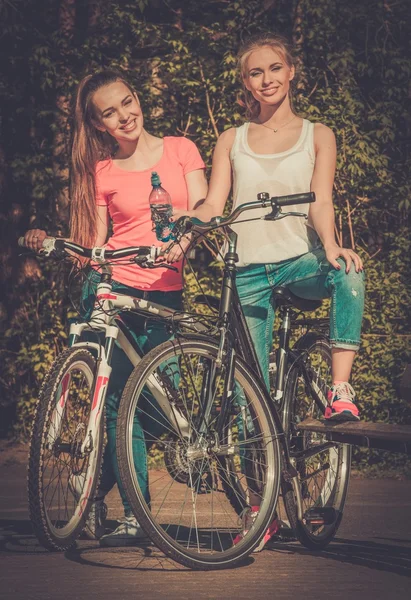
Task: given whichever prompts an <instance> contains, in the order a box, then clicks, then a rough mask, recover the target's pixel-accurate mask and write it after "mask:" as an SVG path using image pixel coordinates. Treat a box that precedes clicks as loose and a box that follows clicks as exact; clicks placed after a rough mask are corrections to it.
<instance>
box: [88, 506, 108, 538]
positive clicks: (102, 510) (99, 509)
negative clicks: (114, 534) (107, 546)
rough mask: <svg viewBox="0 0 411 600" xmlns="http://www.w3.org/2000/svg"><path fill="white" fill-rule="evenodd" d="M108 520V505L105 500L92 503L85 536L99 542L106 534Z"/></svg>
mask: <svg viewBox="0 0 411 600" xmlns="http://www.w3.org/2000/svg"><path fill="white" fill-rule="evenodd" d="M106 518H107V504H106V503H105V502H104V500H96V501H95V502H93V503H92V505H91V508H90V512H89V514H88V518H87V521H86V527H85V529H84V534H85V535H86V537H88V539H89V540H99V539H100V538H101V537H102V536H104V534H105V532H106V526H105V520H106Z"/></svg>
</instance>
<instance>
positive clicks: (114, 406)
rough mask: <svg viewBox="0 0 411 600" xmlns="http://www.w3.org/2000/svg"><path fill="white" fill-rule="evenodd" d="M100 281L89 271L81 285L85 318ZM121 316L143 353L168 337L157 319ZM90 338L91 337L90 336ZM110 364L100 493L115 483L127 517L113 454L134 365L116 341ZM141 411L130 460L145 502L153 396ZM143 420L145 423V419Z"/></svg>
mask: <svg viewBox="0 0 411 600" xmlns="http://www.w3.org/2000/svg"><path fill="white" fill-rule="evenodd" d="M99 281H100V275H99V273H97V272H96V271H92V272H91V275H90V277H89V278H88V281H87V282H86V283H85V284H84V286H83V294H82V316H83V318H84V319H87V318H89V316H90V314H91V310H92V307H93V305H94V298H95V290H96V286H97V283H98V282H99ZM113 291H114V292H119V293H122V294H128V295H129V296H133V297H134V298H143V297H144V298H145V299H147V300H151V301H152V302H156V303H157V304H162V305H164V306H167V307H168V308H174V309H176V310H181V308H182V304H183V303H182V291H173V292H162V291H152V292H143V291H142V290H137V289H135V288H131V287H129V286H127V285H124V284H122V283H119V282H117V281H113ZM122 317H123V320H124V321H125V322H126V323H127V325H128V326H129V329H130V331H131V333H132V335H133V338H134V339H135V341H136V343H137V344H138V346H139V348H140V349H141V351H142V352H143V354H146V353H147V352H148V351H149V350H151V349H152V348H154V347H155V346H158V345H159V344H161V343H162V342H165V341H167V340H168V339H170V337H171V335H170V333H169V332H168V331H166V330H165V328H164V327H163V326H162V325H161V323H160V322H156V321H151V320H147V319H144V318H143V317H138V316H136V315H132V314H128V313H126V312H125V313H123V315H122ZM91 335H92V334H91ZM89 339H90V340H92V338H91V337H90V338H89ZM111 366H112V369H113V370H112V373H111V377H110V382H109V386H108V389H107V395H106V403H105V408H106V428H107V445H106V447H105V450H104V456H103V465H102V471H101V478H100V485H99V494H103V493H104V494H107V493H108V492H109V491H110V490H111V489H112V488H113V487H114V485H115V484H116V483H117V485H118V488H119V492H120V496H121V499H122V501H123V506H124V513H125V515H126V516H130V515H132V511H131V507H130V505H129V503H128V500H127V497H126V494H125V491H124V488H123V486H122V484H121V479H120V473H119V470H118V463H117V454H116V430H117V415H118V408H119V404H120V399H121V396H122V393H123V389H124V386H125V384H126V382H127V379H128V378H129V376H130V375H131V372H132V370H133V365H132V364H131V362H130V361H129V359H128V358H127V356H126V354H125V353H124V352H123V350H122V349H121V348H120V347H119V346H118V345H117V344H116V345H115V348H114V351H113V356H112V361H111ZM150 411H152V412H153V413H154V414H153V418H150ZM143 412H144V413H146V414H147V416H146V417H145V418H144V417H142V416H141V411H136V414H135V417H134V426H133V459H134V466H135V470H136V473H137V476H138V481H139V486H140V489H141V491H142V493H143V494H144V497H145V499H146V501H147V502H149V501H150V499H149V492H148V481H147V477H148V475H147V445H146V440H145V436H144V432H143V430H144V431H145V432H148V433H152V434H153V435H152V436H150V437H154V438H155V437H156V436H158V435H159V433H160V432H159V431H158V427H161V424H160V423H159V409H158V408H157V409H156V407H155V406H154V399H152V400H151V401H150V402H147V405H146V406H145V407H144V411H143ZM144 419H145V420H146V421H147V422H144ZM153 427H156V429H157V431H151V429H153Z"/></svg>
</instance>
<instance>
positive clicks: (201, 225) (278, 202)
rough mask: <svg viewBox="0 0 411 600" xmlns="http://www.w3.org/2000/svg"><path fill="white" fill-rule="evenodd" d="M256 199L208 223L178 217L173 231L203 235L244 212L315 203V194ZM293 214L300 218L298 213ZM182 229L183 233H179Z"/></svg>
mask: <svg viewBox="0 0 411 600" xmlns="http://www.w3.org/2000/svg"><path fill="white" fill-rule="evenodd" d="M257 198H258V200H256V201H254V202H246V203H244V204H240V206H237V208H235V209H234V210H233V212H232V213H231V215H229V216H228V217H213V218H212V219H211V220H210V221H200V219H197V218H196V217H180V218H179V219H178V220H177V221H176V223H175V226H174V231H175V232H176V233H177V234H180V235H184V233H187V232H188V231H194V232H197V233H205V232H207V231H210V230H211V229H216V228H217V227H225V226H227V225H231V224H232V223H233V222H234V221H235V220H236V219H237V217H238V216H239V215H240V214H241V213H243V212H245V211H246V210H252V209H255V208H266V207H268V206H271V208H272V209H273V210H276V209H277V210H279V212H280V209H281V207H282V206H293V205H296V204H307V203H310V202H315V193H314V192H306V193H304V194H289V195H287V196H274V197H272V198H270V195H269V194H268V193H267V192H262V193H260V194H258V195H257ZM288 214H289V215H292V214H293V213H287V215H288ZM295 214H296V215H298V216H301V214H300V213H295ZM283 216H286V215H283ZM182 228H183V229H184V231H181V229H182Z"/></svg>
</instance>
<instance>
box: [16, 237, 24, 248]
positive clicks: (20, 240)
mask: <svg viewBox="0 0 411 600" xmlns="http://www.w3.org/2000/svg"><path fill="white" fill-rule="evenodd" d="M17 244H18V246H20V248H25V247H26V244H25V243H24V237H23V236H22V237H19V239H18V240H17Z"/></svg>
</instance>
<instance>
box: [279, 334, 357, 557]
mask: <svg viewBox="0 0 411 600" xmlns="http://www.w3.org/2000/svg"><path fill="white" fill-rule="evenodd" d="M303 351H304V353H305V354H306V366H307V369H308V373H309V378H310V380H311V382H312V385H313V386H314V388H315V389H316V391H317V393H318V395H319V396H320V398H322V400H323V401H324V402H325V401H326V398H327V394H328V390H329V389H330V386H331V384H332V377H331V346H330V344H329V341H328V340H327V339H326V338H323V337H321V336H311V337H309V338H308V340H307V343H306V345H305V347H304V348H303ZM285 410H286V411H287V413H286V423H287V428H286V435H288V439H289V444H290V456H291V459H292V461H293V462H294V465H295V467H296V469H297V472H298V477H299V485H300V493H301V498H302V504H303V520H302V521H299V520H297V512H296V506H295V499H294V493H293V490H292V487H291V486H290V485H289V484H288V485H287V484H285V488H286V492H285V493H283V497H284V503H285V506H286V510H287V514H288V517H289V520H290V523H291V524H292V526H293V528H294V529H295V532H296V534H297V536H298V538H299V540H300V541H301V543H302V544H304V545H305V546H307V547H309V548H314V549H320V548H323V547H325V546H326V545H327V544H328V543H329V542H330V541H331V540H332V538H333V537H334V536H335V534H336V532H337V529H338V527H339V525H340V523H341V519H342V515H343V509H344V504H345V499H346V494H347V489H348V482H349V476H350V464H351V447H350V446H348V445H347V444H337V443H336V444H334V445H332V446H331V447H326V448H323V449H321V446H322V445H323V444H324V443H325V442H326V439H325V436H324V435H322V434H318V433H314V432H307V431H304V432H302V431H300V430H299V429H298V424H299V423H300V422H302V421H304V420H305V419H306V418H308V417H311V418H313V419H322V418H323V414H324V407H321V406H319V405H318V404H317V403H316V402H315V400H314V398H313V397H312V396H311V395H310V393H309V389H308V387H307V385H306V383H305V381H304V378H303V375H302V372H301V369H300V367H299V366H298V364H297V365H296V367H295V368H293V369H292V370H291V372H290V374H289V377H288V383H287V388H286V399H285ZM316 447H318V449H319V452H318V453H314V454H312V455H311V456H309V457H307V458H304V457H302V456H301V454H302V453H304V452H307V451H311V450H315V448H316ZM283 487H284V486H283Z"/></svg>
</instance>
